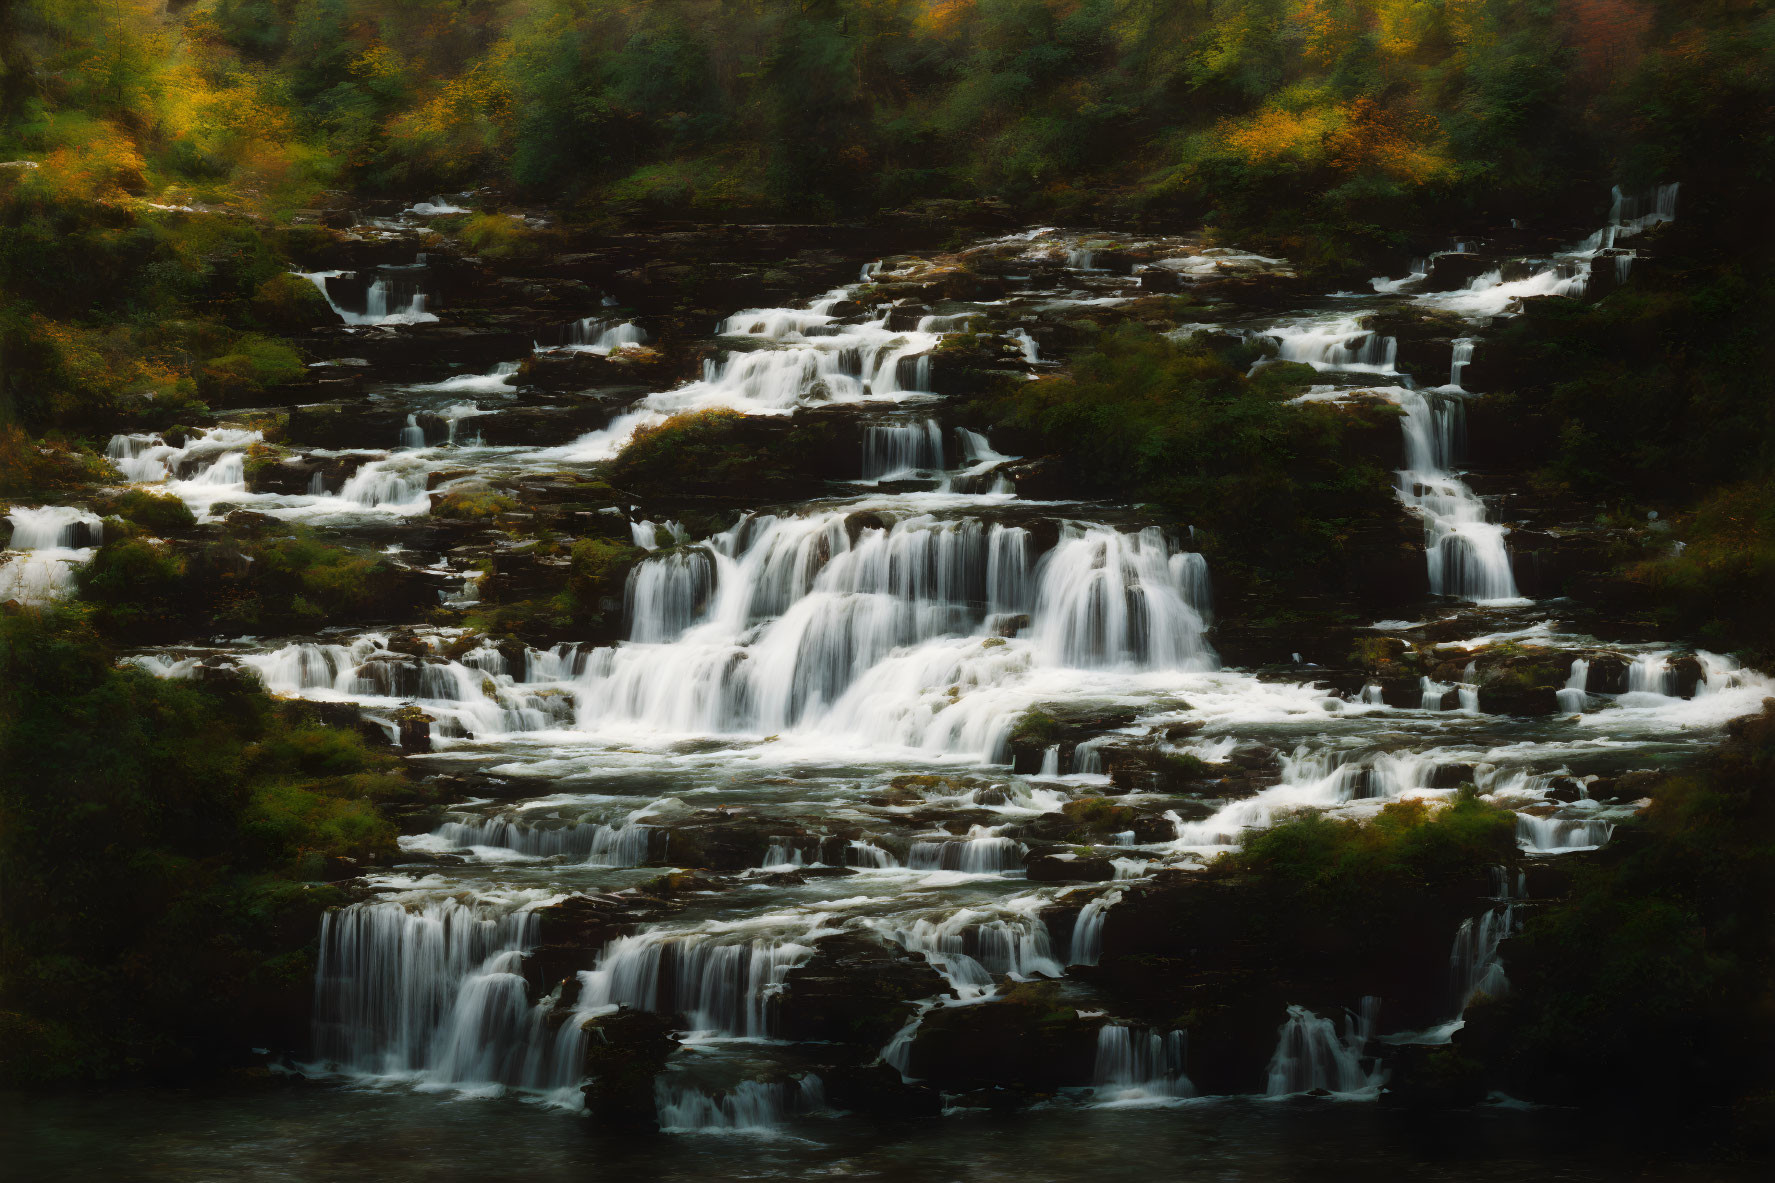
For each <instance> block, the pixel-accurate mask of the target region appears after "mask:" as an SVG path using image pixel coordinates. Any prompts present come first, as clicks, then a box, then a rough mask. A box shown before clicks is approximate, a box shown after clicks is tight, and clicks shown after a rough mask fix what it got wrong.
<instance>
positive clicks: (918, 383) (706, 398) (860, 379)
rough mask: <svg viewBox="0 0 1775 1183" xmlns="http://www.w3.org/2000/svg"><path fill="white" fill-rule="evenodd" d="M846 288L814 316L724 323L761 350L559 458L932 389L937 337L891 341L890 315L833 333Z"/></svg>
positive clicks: (737, 355)
mask: <svg viewBox="0 0 1775 1183" xmlns="http://www.w3.org/2000/svg"><path fill="white" fill-rule="evenodd" d="M851 291H852V289H850V288H840V289H838V290H836V291H834V292H830V293H828V294H827V295H826V296H825V297H823V298H821V299H819V300H816V301H814V302H813V306H812V308H810V309H795V308H755V309H748V310H746V311H743V312H737V313H735V314H734V315H732V316H730V317H728V318H727V319H725V320H724V321H722V322H721V324H720V326H719V331H720V332H721V333H722V334H723V335H726V336H733V337H742V338H749V339H751V340H752V341H753V342H756V343H757V345H758V347H757V348H753V349H749V350H745V351H733V352H729V353H726V354H724V355H723V356H721V357H720V358H718V359H715V360H711V361H708V362H705V363H704V366H703V376H702V378H701V379H700V380H699V381H696V382H690V383H686V384H685V385H683V386H680V387H677V388H676V389H673V390H669V391H664V392H662V393H658V394H651V395H648V396H647V397H646V398H644V399H642V400H641V401H640V403H638V404H636V406H635V408H634V409H632V410H630V411H628V412H626V413H625V414H623V415H620V416H618V417H617V418H616V419H615V420H614V421H613V422H612V423H611V424H610V426H609V427H607V428H603V429H601V430H599V431H594V432H591V433H590V434H588V435H585V436H582V437H581V438H580V439H578V440H576V441H575V442H574V443H572V444H570V445H568V446H567V447H565V448H562V449H559V450H558V455H559V456H560V457H561V458H562V459H567V460H579V461H586V460H602V459H607V458H609V457H611V456H614V455H615V454H616V453H617V452H618V451H620V450H621V449H622V446H623V444H625V443H627V442H628V439H629V437H630V436H631V435H633V434H634V432H635V430H636V429H637V428H639V427H642V426H646V425H650V424H654V423H659V422H663V421H664V420H665V419H666V418H668V417H670V416H672V415H675V414H681V413H684V412H690V411H707V410H716V409H726V410H734V411H742V412H744V413H746V414H749V415H786V414H789V413H790V412H792V411H794V410H795V409H796V408H797V407H800V406H813V405H817V404H820V403H855V402H869V401H875V402H883V401H885V402H902V401H905V400H906V399H908V398H914V397H921V392H923V391H925V390H928V388H929V384H930V360H929V357H928V356H927V355H928V353H929V351H930V350H931V349H933V348H935V347H936V345H937V343H938V342H939V341H940V340H941V339H942V337H941V334H939V333H936V332H923V331H914V332H891V331H889V330H888V329H887V327H886V324H887V316H886V314H885V311H884V313H883V315H882V316H880V317H879V318H878V319H875V320H870V321H866V322H864V323H862V324H856V325H840V324H834V323H833V322H834V320H835V319H836V318H835V317H833V316H832V315H831V314H830V313H829V312H827V311H826V309H828V308H830V307H832V306H833V305H834V304H836V303H838V302H839V301H840V300H844V299H849V298H850V295H851Z"/></svg>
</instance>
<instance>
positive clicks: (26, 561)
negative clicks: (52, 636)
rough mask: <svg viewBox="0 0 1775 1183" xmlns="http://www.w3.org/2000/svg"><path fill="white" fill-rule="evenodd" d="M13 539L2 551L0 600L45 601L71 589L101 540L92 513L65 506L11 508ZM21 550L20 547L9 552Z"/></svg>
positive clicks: (9, 518) (98, 522) (100, 530)
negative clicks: (4, 551)
mask: <svg viewBox="0 0 1775 1183" xmlns="http://www.w3.org/2000/svg"><path fill="white" fill-rule="evenodd" d="M6 520H7V521H8V522H10V523H11V524H12V539H11V541H9V542H8V543H7V544H6V551H7V552H8V553H6V554H5V555H4V556H3V557H0V603H18V604H48V603H52V602H54V601H56V600H60V599H64V598H66V597H67V596H68V595H70V594H72V593H73V591H74V581H75V576H76V574H77V573H78V572H79V570H80V568H82V567H84V566H86V564H88V563H90V562H91V561H92V557H93V548H95V547H97V546H98V545H99V544H100V543H101V542H103V541H104V534H105V525H104V522H103V521H102V520H101V519H100V518H99V516H98V515H97V514H95V513H92V512H90V511H88V510H84V509H74V508H70V507H67V506H58V505H46V506H43V507H42V508H40V509H27V508H24V507H23V506H19V507H16V508H14V509H11V510H9V511H8V512H7V514H6ZM11 552H19V553H16V554H15V553H11Z"/></svg>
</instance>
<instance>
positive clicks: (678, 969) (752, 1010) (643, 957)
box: [580, 917, 823, 1039]
mask: <svg viewBox="0 0 1775 1183" xmlns="http://www.w3.org/2000/svg"><path fill="white" fill-rule="evenodd" d="M818 919H819V918H817V917H816V918H815V925H814V928H813V929H812V930H810V931H809V932H808V934H806V935H805V936H803V937H801V938H799V939H790V938H786V937H774V936H773V937H759V938H755V939H751V940H741V941H730V940H724V939H720V935H721V934H714V933H705V932H688V933H686V932H673V931H669V930H656V931H653V932H647V933H640V934H638V935H635V936H626V937H619V938H617V939H616V940H615V941H612V942H611V943H610V944H609V945H608V946H607V947H606V948H605V950H604V953H603V955H602V956H600V957H599V959H598V965H597V968H596V969H594V970H592V971H590V972H589V973H584V974H581V975H580V977H581V979H582V981H583V982H584V983H585V987H584V991H583V993H582V995H581V1001H580V1006H581V1008H582V1009H586V1008H593V1007H599V1006H631V1007H634V1008H635V1009H637V1010H646V1011H654V1012H656V1013H659V1014H668V1015H669V1014H682V1015H684V1016H685V1019H686V1021H687V1022H688V1023H689V1024H690V1026H691V1028H692V1029H694V1030H697V1031H704V1032H711V1033H714V1034H717V1035H723V1036H728V1037H736V1038H743V1039H764V1038H767V1037H768V1036H769V1035H770V1034H771V1026H772V1024H771V1019H770V1011H771V1007H772V1006H773V1004H774V1001H775V999H776V997H777V996H778V995H779V994H781V993H782V989H783V982H784V980H785V979H786V978H787V977H788V974H789V971H790V970H791V969H794V968H795V967H796V966H797V965H800V964H801V963H802V962H803V961H805V960H807V959H808V957H810V956H812V954H813V946H812V945H811V944H808V943H805V942H806V941H808V940H811V939H812V938H813V937H814V936H815V935H823V933H819V931H818Z"/></svg>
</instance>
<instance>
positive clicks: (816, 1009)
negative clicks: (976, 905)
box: [776, 932, 948, 1061]
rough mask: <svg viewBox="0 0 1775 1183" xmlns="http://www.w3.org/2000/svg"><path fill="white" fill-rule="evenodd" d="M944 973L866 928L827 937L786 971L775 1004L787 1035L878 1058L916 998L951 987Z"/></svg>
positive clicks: (909, 1014) (862, 1057)
mask: <svg viewBox="0 0 1775 1183" xmlns="http://www.w3.org/2000/svg"><path fill="white" fill-rule="evenodd" d="M947 991H948V985H947V983H945V982H944V980H943V978H942V975H940V974H938V973H937V971H936V970H934V969H932V968H931V967H930V965H928V964H927V963H926V962H925V959H924V956H923V955H922V954H918V953H906V952H904V951H902V950H900V949H898V948H897V947H892V946H889V945H888V944H886V943H884V942H883V941H881V940H880V939H879V938H877V937H875V936H874V935H873V934H869V933H861V932H844V933H839V934H837V935H834V936H829V937H823V938H821V939H820V940H819V941H816V942H815V944H814V954H813V956H812V957H810V958H808V959H807V960H806V961H804V962H802V963H801V964H800V965H798V966H796V967H795V968H794V969H792V970H790V971H789V974H788V976H787V978H786V979H785V983H784V994H783V999H782V1002H781V1004H780V1005H779V1006H778V1008H777V1010H776V1015H777V1023H778V1030H779V1031H780V1032H781V1033H782V1035H783V1036H784V1037H785V1038H787V1039H793V1040H798V1041H808V1042H822V1043H833V1044H841V1045H844V1046H845V1047H847V1048H850V1049H852V1054H854V1056H855V1057H856V1058H857V1060H859V1061H862V1060H867V1059H873V1058H874V1057H875V1055H876V1053H877V1052H878V1051H879V1050H880V1049H881V1048H882V1047H883V1046H885V1045H886V1044H887V1042H888V1041H889V1040H891V1039H892V1038H893V1037H894V1034H895V1033H896V1032H898V1031H899V1030H900V1029H901V1028H902V1027H904V1026H905V1025H906V1023H907V1021H908V1020H909V1019H910V1018H911V1017H912V1015H913V1013H914V1009H915V1008H914V1007H913V1006H912V1002H913V1001H914V1000H916V999H921V998H931V997H934V996H936V995H939V994H943V993H946V992H947Z"/></svg>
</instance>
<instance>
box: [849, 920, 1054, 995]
mask: <svg viewBox="0 0 1775 1183" xmlns="http://www.w3.org/2000/svg"><path fill="white" fill-rule="evenodd" d="M1044 903H1046V900H1045V898H1044V897H1042V896H1039V895H1030V896H1018V897H1014V898H1012V899H1009V900H1005V901H1002V902H1001V903H1000V905H999V907H1000V908H1001V909H1004V911H1001V912H997V913H995V912H992V911H988V910H986V909H983V908H961V909H959V910H957V911H955V912H952V913H950V914H949V915H947V916H943V917H941V918H938V919H932V918H928V917H927V918H921V919H918V920H914V921H912V922H911V923H906V922H904V921H903V920H900V919H881V920H877V919H871V920H869V921H868V922H867V923H868V924H869V926H870V927H872V928H874V929H875V930H876V931H878V932H880V933H881V934H882V935H883V936H885V937H887V938H888V939H890V940H892V941H893V942H894V943H895V944H897V945H899V946H900V947H901V948H903V949H905V950H906V951H907V952H909V953H922V954H924V955H925V957H926V959H927V960H929V961H930V963H931V968H933V969H935V970H936V971H937V972H938V973H940V974H942V975H943V978H944V980H945V981H947V982H948V983H949V985H950V988H951V989H953V990H954V991H955V993H956V996H957V997H958V998H960V999H962V1000H964V1001H966V1000H968V999H973V998H980V997H983V996H985V995H987V994H990V993H992V992H993V990H994V988H995V987H994V982H993V978H994V976H995V975H1003V976H1006V977H1009V978H1011V979H1012V980H1013V981H1019V982H1022V981H1030V980H1032V979H1034V978H1058V977H1061V976H1063V974H1064V973H1065V970H1064V969H1063V968H1062V967H1061V965H1060V962H1059V961H1058V960H1056V959H1055V957H1054V949H1053V943H1052V941H1051V939H1050V937H1049V935H1048V926H1047V925H1046V924H1044V923H1043V922H1042V919H1041V917H1040V915H1038V914H1037V910H1038V909H1039V908H1040V907H1041V906H1042V905H1043V904H1044Z"/></svg>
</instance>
